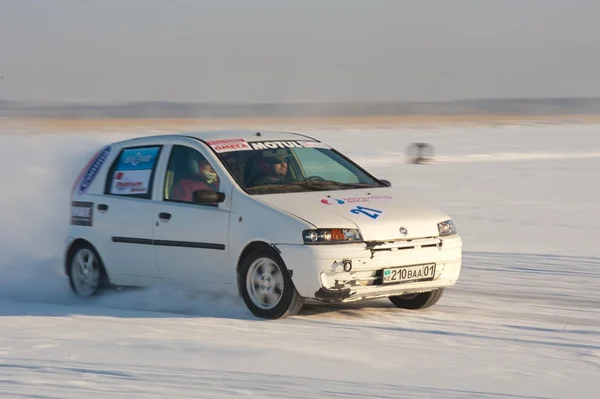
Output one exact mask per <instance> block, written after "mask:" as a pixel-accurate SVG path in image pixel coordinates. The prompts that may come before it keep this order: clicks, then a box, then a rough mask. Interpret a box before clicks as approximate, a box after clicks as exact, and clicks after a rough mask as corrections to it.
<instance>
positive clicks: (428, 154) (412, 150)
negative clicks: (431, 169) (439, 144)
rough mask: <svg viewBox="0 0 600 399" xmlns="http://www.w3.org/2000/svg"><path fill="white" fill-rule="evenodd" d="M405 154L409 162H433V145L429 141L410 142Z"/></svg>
mask: <svg viewBox="0 0 600 399" xmlns="http://www.w3.org/2000/svg"><path fill="white" fill-rule="evenodd" d="M406 155H407V156H408V158H409V160H410V163H415V164H430V163H433V156H434V153H433V146H432V145H431V144H429V143H410V145H409V146H408V149H407V154H406Z"/></svg>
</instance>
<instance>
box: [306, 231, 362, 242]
mask: <svg viewBox="0 0 600 399" xmlns="http://www.w3.org/2000/svg"><path fill="white" fill-rule="evenodd" d="M302 238H303V239H304V243H305V244H325V243H336V244H339V243H344V242H361V241H362V240H363V239H362V237H361V235H360V232H359V231H358V230H357V229H317V230H304V231H303V232H302Z"/></svg>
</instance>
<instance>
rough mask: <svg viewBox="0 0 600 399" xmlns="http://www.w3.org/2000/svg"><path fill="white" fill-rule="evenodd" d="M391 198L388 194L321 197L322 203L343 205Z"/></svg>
mask: <svg viewBox="0 0 600 399" xmlns="http://www.w3.org/2000/svg"><path fill="white" fill-rule="evenodd" d="M391 199H393V198H392V197H391V196H390V195H368V196H364V197H347V198H323V199H322V200H321V203H322V204H325V205H336V204H337V205H344V204H358V203H363V202H371V201H377V200H391Z"/></svg>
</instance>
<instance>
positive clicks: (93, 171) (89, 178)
mask: <svg viewBox="0 0 600 399" xmlns="http://www.w3.org/2000/svg"><path fill="white" fill-rule="evenodd" d="M110 150H111V147H110V146H106V147H104V148H103V149H102V150H100V152H99V153H98V155H97V156H96V158H95V159H94V160H93V161H92V162H91V163H90V165H89V167H88V168H87V171H86V172H85V174H84V175H83V178H82V179H81V181H80V182H79V187H78V188H77V193H78V194H79V195H81V194H84V193H85V192H86V191H87V189H88V188H89V187H90V185H91V184H92V182H93V181H94V178H95V177H96V175H98V172H99V171H100V168H101V167H102V165H103V164H104V162H105V161H106V159H107V158H108V156H109V154H110Z"/></svg>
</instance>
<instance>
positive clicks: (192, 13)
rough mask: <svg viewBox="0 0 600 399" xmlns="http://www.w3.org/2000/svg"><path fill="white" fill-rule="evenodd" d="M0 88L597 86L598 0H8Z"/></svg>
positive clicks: (48, 96) (292, 97)
mask: <svg viewBox="0 0 600 399" xmlns="http://www.w3.org/2000/svg"><path fill="white" fill-rule="evenodd" d="M0 76H1V79H0V100H42V101H48V100H61V101H64V100H67V101H93V102H105V101H132V100H133V101H138V100H141V101H201V102H203V101H209V102H297V101H318V102H320V101H323V102H328V101H352V102H356V101H438V100H448V99H457V98H482V97H486V98H489V97H491V98H497V97H549V96H552V97H569V96H600V0H538V1H527V0H471V1H467V0H411V1H404V0H387V1H385V0H213V1H206V0H161V1H158V0H83V1H82V0H0Z"/></svg>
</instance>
